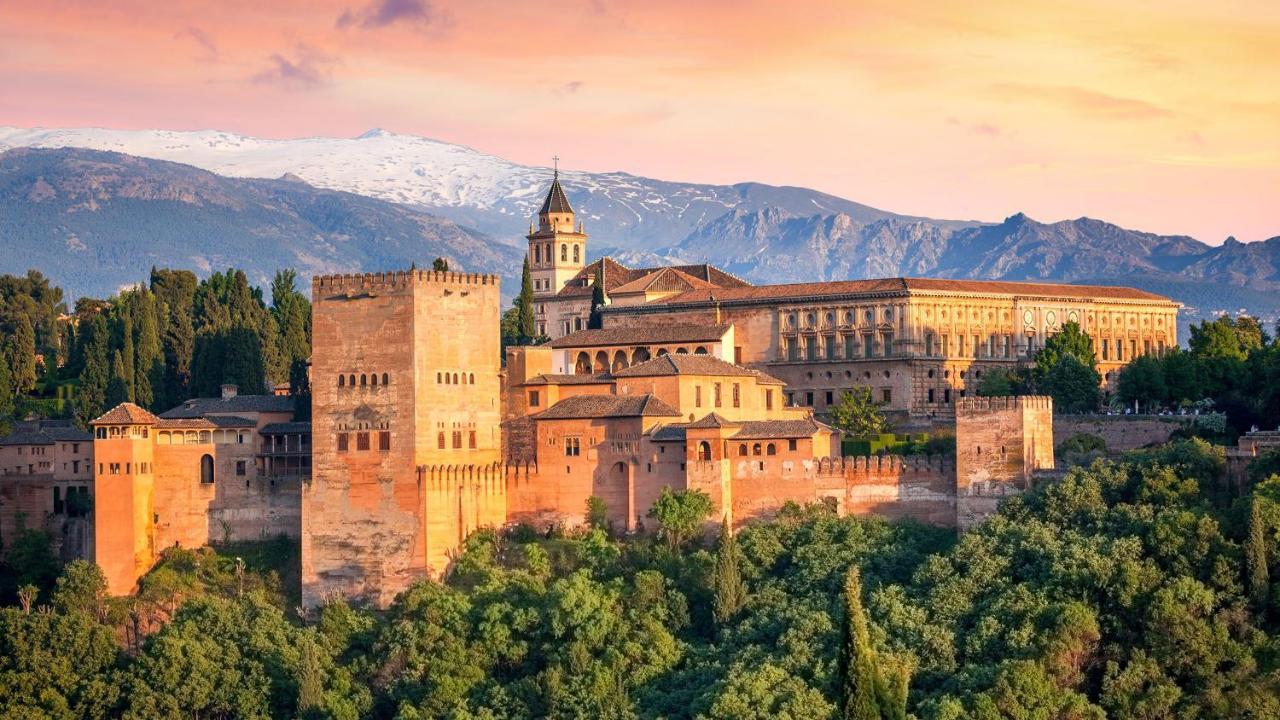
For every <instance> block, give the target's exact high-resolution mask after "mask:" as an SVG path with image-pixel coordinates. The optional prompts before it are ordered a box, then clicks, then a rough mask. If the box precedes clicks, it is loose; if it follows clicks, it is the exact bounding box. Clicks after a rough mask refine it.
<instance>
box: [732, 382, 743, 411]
mask: <svg viewBox="0 0 1280 720" xmlns="http://www.w3.org/2000/svg"><path fill="white" fill-rule="evenodd" d="M733 406H734V407H742V388H741V387H739V386H738V383H734V384H733Z"/></svg>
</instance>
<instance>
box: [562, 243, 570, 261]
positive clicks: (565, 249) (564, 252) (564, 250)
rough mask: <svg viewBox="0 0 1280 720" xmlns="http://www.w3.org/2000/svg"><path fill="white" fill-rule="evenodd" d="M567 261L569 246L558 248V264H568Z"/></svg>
mask: <svg viewBox="0 0 1280 720" xmlns="http://www.w3.org/2000/svg"><path fill="white" fill-rule="evenodd" d="M568 260H569V246H568V245H561V246H560V262H568Z"/></svg>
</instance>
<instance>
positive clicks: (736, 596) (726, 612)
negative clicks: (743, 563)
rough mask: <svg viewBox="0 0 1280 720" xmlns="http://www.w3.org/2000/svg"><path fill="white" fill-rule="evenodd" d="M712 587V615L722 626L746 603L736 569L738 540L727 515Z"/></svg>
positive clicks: (744, 587) (739, 573)
mask: <svg viewBox="0 0 1280 720" xmlns="http://www.w3.org/2000/svg"><path fill="white" fill-rule="evenodd" d="M714 586H715V596H714V597H713V599H712V602H713V604H712V614H713V615H714V616H715V619H716V623H717V624H719V625H723V624H725V623H727V622H728V621H729V620H730V619H732V618H733V616H734V615H737V614H738V611H739V610H741V609H742V606H743V605H744V604H746V602H747V586H746V584H745V583H743V582H742V571H741V570H740V569H739V567H738V540H737V538H736V537H734V534H733V528H732V527H730V525H729V517H728V516H727V515H726V516H725V518H724V522H723V523H722V524H721V526H720V547H719V548H718V549H717V551H716V566H715V579H714Z"/></svg>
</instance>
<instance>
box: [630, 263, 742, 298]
mask: <svg viewBox="0 0 1280 720" xmlns="http://www.w3.org/2000/svg"><path fill="white" fill-rule="evenodd" d="M715 287H717V286H716V285H715V284H714V283H711V282H708V281H706V280H703V279H702V278H696V277H694V276H692V275H690V274H688V273H686V272H684V271H682V270H677V269H676V268H673V267H665V268H661V269H659V270H656V271H654V272H651V273H649V274H648V275H643V276H641V277H639V278H636V279H635V280H632V281H631V282H629V283H626V284H625V285H620V286H618V287H616V288H614V289H613V291H612V293H611V294H613V295H626V294H628V293H640V292H687V291H689V290H710V289H713V288H715Z"/></svg>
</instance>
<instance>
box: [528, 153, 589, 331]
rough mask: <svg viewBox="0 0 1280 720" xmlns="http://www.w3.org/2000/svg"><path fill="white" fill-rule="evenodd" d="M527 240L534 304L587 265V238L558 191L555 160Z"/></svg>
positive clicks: (541, 321)
mask: <svg viewBox="0 0 1280 720" xmlns="http://www.w3.org/2000/svg"><path fill="white" fill-rule="evenodd" d="M528 239H529V275H530V277H531V278H532V279H533V296H534V298H535V300H546V299H548V298H551V297H553V296H554V295H555V294H556V293H557V292H559V291H560V289H561V288H563V287H564V286H565V283H567V282H569V280H571V279H572V278H573V276H575V275H577V274H578V272H579V271H581V270H582V268H583V267H584V266H585V265H586V261H587V234H586V232H584V230H583V226H582V223H580V222H577V223H575V218H574V213H573V207H572V206H570V205H569V198H568V197H566V196H565V194H564V188H562V187H560V168H559V158H556V169H555V175H554V176H553V177H552V179H551V189H550V190H548V191H547V199H546V200H543V201H542V209H540V210H538V224H537V227H536V228H535V227H534V225H533V224H530V225H529V235H528ZM539 307H542V306H541V305H539ZM538 315H539V317H538V318H537V320H538V323H539V325H543V324H544V323H547V322H548V318H546V317H544V316H542V314H541V313H539V314H538ZM546 331H547V329H546V327H540V328H539V332H541V333H545V332H546Z"/></svg>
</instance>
